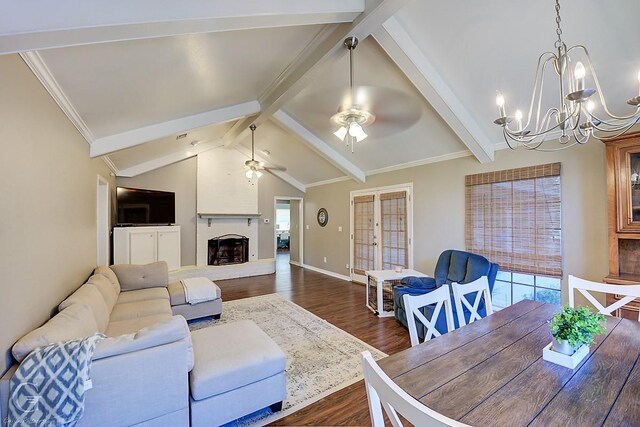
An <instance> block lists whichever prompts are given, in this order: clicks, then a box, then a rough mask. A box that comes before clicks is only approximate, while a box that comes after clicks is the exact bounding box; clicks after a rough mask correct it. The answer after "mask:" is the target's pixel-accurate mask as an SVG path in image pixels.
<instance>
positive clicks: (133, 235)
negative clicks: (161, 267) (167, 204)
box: [129, 230, 157, 264]
mask: <svg viewBox="0 0 640 427" xmlns="http://www.w3.org/2000/svg"><path fill="white" fill-rule="evenodd" d="M156 235H157V233H156V231H148V230H144V231H142V230H140V231H138V230H136V231H131V232H129V262H130V263H131V264H148V263H150V262H155V261H156Z"/></svg>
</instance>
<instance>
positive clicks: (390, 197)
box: [380, 191, 409, 270]
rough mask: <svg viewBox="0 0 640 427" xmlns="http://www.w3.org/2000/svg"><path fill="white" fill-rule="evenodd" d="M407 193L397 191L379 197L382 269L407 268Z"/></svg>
mask: <svg viewBox="0 0 640 427" xmlns="http://www.w3.org/2000/svg"><path fill="white" fill-rule="evenodd" d="M406 205H407V193H406V192H405V191H398V192H393V193H383V194H381V196H380V210H381V211H382V212H381V216H382V218H381V223H382V227H381V237H382V239H381V245H382V269H383V270H392V269H394V268H395V267H396V266H401V267H403V268H408V267H409V258H408V256H407V254H408V236H407V214H406V212H407V208H406Z"/></svg>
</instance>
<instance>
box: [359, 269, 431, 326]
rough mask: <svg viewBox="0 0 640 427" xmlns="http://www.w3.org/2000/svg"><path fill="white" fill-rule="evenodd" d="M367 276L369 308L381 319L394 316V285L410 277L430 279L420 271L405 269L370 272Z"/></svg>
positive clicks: (366, 272) (367, 272)
mask: <svg viewBox="0 0 640 427" xmlns="http://www.w3.org/2000/svg"><path fill="white" fill-rule="evenodd" d="M365 274H366V275H367V307H368V308H369V310H371V311H373V312H374V313H376V314H377V315H378V316H380V317H392V316H393V285H397V284H399V283H400V280H402V279H404V278H405V277H409V276H416V277H429V276H428V275H426V274H424V273H420V272H419V271H415V270H410V269H408V268H404V269H403V270H402V272H400V273H396V272H395V271H394V270H368V271H365Z"/></svg>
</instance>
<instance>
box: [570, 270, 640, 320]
mask: <svg viewBox="0 0 640 427" xmlns="http://www.w3.org/2000/svg"><path fill="white" fill-rule="evenodd" d="M576 290H577V291H578V292H580V293H581V294H582V295H583V296H584V297H585V298H586V299H587V300H588V301H589V302H590V303H591V304H593V306H594V307H595V308H596V309H597V310H598V312H599V313H602V314H604V315H607V316H613V312H614V311H615V310H617V309H619V308H620V307H622V306H624V305H627V304H629V303H630V302H631V301H633V300H634V299H636V298H640V285H610V284H608V283H599V282H591V281H589V280H585V279H581V278H579V277H575V276H571V275H569V305H570V306H571V307H574V308H575V291H576ZM589 291H591V292H602V293H604V294H616V295H620V296H621V297H622V298H620V300H618V301H616V302H614V303H613V304H611V305H608V306H606V307H605V306H603V305H602V304H601V303H600V301H598V300H597V299H596V298H595V297H594V296H593V295H592V294H591V293H590V292H589ZM638 320H639V321H640V312H638Z"/></svg>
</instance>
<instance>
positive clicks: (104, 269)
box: [93, 265, 120, 294]
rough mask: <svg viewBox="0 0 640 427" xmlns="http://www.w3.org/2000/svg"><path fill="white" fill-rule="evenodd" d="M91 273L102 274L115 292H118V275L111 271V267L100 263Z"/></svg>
mask: <svg viewBox="0 0 640 427" xmlns="http://www.w3.org/2000/svg"><path fill="white" fill-rule="evenodd" d="M93 274H102V275H103V276H104V277H106V278H107V279H109V281H110V282H111V284H112V285H113V288H114V289H115V290H116V293H118V294H119V293H120V282H119V281H118V276H116V273H114V272H113V270H112V269H111V268H109V267H108V266H106V265H101V266H99V267H97V268H96V269H95V270H93Z"/></svg>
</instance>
